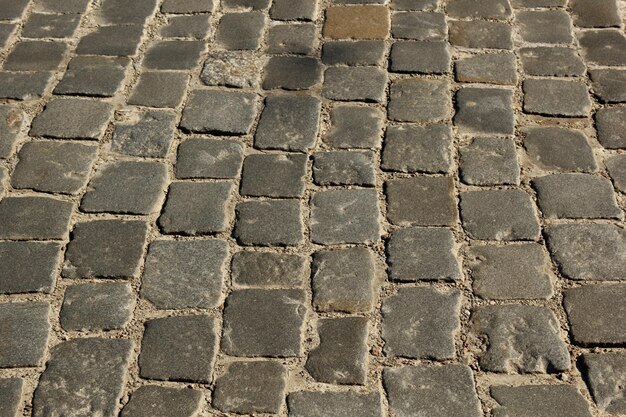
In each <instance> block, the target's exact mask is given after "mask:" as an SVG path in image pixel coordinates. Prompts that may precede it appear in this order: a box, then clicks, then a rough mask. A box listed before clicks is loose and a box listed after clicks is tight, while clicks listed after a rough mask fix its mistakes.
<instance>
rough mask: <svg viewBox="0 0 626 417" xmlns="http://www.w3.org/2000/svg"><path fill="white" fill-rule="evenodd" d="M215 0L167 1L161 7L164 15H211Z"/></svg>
mask: <svg viewBox="0 0 626 417" xmlns="http://www.w3.org/2000/svg"><path fill="white" fill-rule="evenodd" d="M212 11H213V0H165V1H164V2H163V4H162V5H161V12H163V13H210V12H212Z"/></svg>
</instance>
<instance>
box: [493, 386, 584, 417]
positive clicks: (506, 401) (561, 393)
mask: <svg viewBox="0 0 626 417" xmlns="http://www.w3.org/2000/svg"><path fill="white" fill-rule="evenodd" d="M490 391H491V396H492V397H493V398H494V399H495V400H496V402H497V403H498V406H497V407H495V408H494V409H493V413H494V414H493V415H494V416H496V417H526V416H530V415H535V416H539V415H540V416H542V417H544V416H545V417H561V416H564V415H566V416H568V417H569V416H571V417H591V413H590V412H589V405H588V404H587V401H585V399H584V398H583V396H582V395H580V390H579V389H578V387H576V386H573V385H564V384H559V385H522V386H517V387H508V386H502V385H500V386H492V387H491V390H490Z"/></svg>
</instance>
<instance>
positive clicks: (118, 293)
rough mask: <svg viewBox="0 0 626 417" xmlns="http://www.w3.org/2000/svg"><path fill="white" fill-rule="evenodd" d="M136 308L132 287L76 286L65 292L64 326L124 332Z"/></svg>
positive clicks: (110, 284) (62, 314) (123, 285)
mask: <svg viewBox="0 0 626 417" xmlns="http://www.w3.org/2000/svg"><path fill="white" fill-rule="evenodd" d="M134 307H135V293H134V292H133V290H132V288H131V287H130V284H126V283H121V282H106V283H97V284H92V283H89V284H78V285H72V286H70V287H68V288H67V290H65V298H63V306H62V307H61V327H63V329H64V330H80V331H98V330H116V329H123V328H124V327H126V325H127V324H128V323H129V322H130V319H131V314H132V313H133V309H134Z"/></svg>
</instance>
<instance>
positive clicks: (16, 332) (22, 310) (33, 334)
mask: <svg viewBox="0 0 626 417" xmlns="http://www.w3.org/2000/svg"><path fill="white" fill-rule="evenodd" d="M49 311H50V305H49V304H48V303H43V302H38V301H36V302H24V303H2V304H0V323H2V334H3V336H2V339H1V340H0V368H24V367H32V366H39V365H41V361H42V360H43V358H44V354H45V352H46V344H47V342H48V333H49V331H50V323H49Z"/></svg>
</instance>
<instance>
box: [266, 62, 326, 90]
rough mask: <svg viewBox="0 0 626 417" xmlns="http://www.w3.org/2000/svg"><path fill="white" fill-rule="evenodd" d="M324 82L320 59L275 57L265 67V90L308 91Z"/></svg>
mask: <svg viewBox="0 0 626 417" xmlns="http://www.w3.org/2000/svg"><path fill="white" fill-rule="evenodd" d="M321 81H322V65H321V64H320V62H319V59H317V58H314V57H300V56H273V57H271V58H270V59H269V60H268V61H267V64H266V65H265V76H264V78H263V88H264V89H265V90H273V89H275V88H282V89H284V90H306V89H309V88H311V87H313V86H315V85H316V84H319V83H320V82H321Z"/></svg>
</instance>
